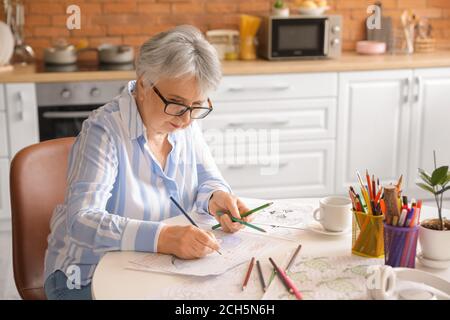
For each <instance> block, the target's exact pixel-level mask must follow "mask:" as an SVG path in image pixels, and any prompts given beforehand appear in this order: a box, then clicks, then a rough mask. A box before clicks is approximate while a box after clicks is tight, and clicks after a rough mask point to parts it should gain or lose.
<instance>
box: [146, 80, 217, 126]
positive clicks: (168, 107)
mask: <svg viewBox="0 0 450 320" xmlns="http://www.w3.org/2000/svg"><path fill="white" fill-rule="evenodd" d="M152 88H153V91H155V93H156V94H157V95H158V97H159V98H160V99H161V101H162V102H163V103H164V105H165V106H164V112H165V113H166V114H168V115H171V116H180V117H181V116H182V115H183V114H185V113H186V111H188V110H189V112H190V116H191V119H203V118H205V117H206V116H207V115H208V114H210V113H211V111H213V106H212V103H211V100H210V99H209V98H208V99H207V100H206V101H207V103H208V106H207V107H206V106H203V104H202V105H200V106H199V107H192V106H187V105H185V104H182V103H179V102H175V101H170V100H167V99H166V98H164V96H163V95H162V94H161V92H159V90H158V88H156V86H154V85H153V86H152Z"/></svg>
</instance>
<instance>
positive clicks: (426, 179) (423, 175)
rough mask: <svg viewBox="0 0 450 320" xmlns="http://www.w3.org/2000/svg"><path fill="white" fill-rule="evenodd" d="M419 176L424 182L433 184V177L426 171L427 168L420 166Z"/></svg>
mask: <svg viewBox="0 0 450 320" xmlns="http://www.w3.org/2000/svg"><path fill="white" fill-rule="evenodd" d="M419 176H420V178H421V179H422V181H423V182H425V183H426V184H428V185H430V186H432V184H431V177H430V175H429V174H428V172H426V171H425V170H423V169H420V168H419Z"/></svg>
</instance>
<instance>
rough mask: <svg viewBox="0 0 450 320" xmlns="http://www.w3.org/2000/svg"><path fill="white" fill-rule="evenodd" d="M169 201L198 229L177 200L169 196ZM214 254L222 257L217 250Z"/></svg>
mask: <svg viewBox="0 0 450 320" xmlns="http://www.w3.org/2000/svg"><path fill="white" fill-rule="evenodd" d="M170 200H172V202H173V203H174V204H175V205H176V206H177V207H178V209H180V211H181V212H182V213H183V214H184V216H185V217H186V218H187V219H188V220H189V221H190V222H191V223H192V224H193V225H194V226H196V227H197V228H199V229H200V227H199V226H198V225H197V224H196V223H195V221H194V220H192V218H191V217H190V216H189V215H188V213H187V212H186V211H185V210H184V209H183V207H182V206H181V205H180V204H179V203H178V202H177V200H175V199H174V198H173V197H172V196H170ZM216 252H217V253H218V254H220V255H222V253H221V252H220V251H219V250H216Z"/></svg>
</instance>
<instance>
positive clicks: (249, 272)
mask: <svg viewBox="0 0 450 320" xmlns="http://www.w3.org/2000/svg"><path fill="white" fill-rule="evenodd" d="M254 264H255V257H253V258H252V260H251V261H250V265H249V266H248V270H247V274H246V275H245V280H244V284H243V285H242V291H244V290H245V288H246V287H247V284H248V280H249V279H250V274H251V273H252V270H253V265H254Z"/></svg>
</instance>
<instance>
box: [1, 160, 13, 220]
mask: <svg viewBox="0 0 450 320" xmlns="http://www.w3.org/2000/svg"><path fill="white" fill-rule="evenodd" d="M10 217H11V214H10V205H9V161H8V159H0V219H9V218H10Z"/></svg>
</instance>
